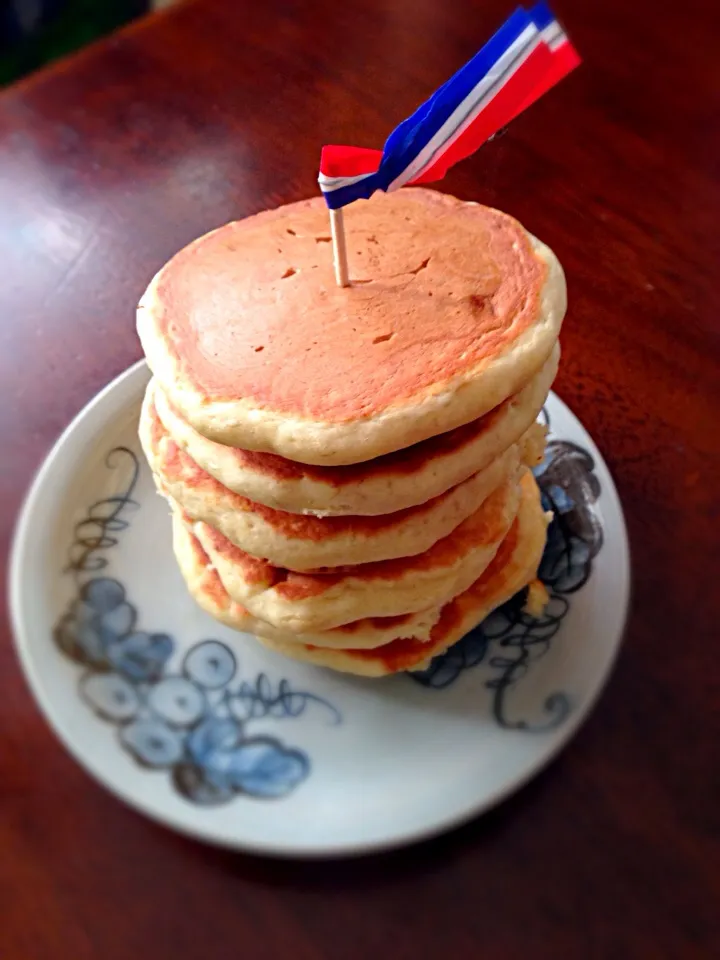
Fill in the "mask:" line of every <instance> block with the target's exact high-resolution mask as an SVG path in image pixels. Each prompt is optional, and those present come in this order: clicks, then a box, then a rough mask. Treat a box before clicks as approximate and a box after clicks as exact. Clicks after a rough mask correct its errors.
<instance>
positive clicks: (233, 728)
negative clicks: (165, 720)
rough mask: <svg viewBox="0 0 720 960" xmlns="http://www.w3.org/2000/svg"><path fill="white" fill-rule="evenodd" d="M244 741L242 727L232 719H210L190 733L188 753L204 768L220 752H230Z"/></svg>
mask: <svg viewBox="0 0 720 960" xmlns="http://www.w3.org/2000/svg"><path fill="white" fill-rule="evenodd" d="M241 740H242V726H241V725H240V724H239V723H238V722H237V720H233V719H232V718H230V717H228V718H224V719H223V718H220V717H208V718H207V720H203V722H202V723H200V724H198V726H197V727H195V729H194V730H193V731H192V732H191V733H190V736H189V737H188V741H187V748H188V753H189V754H190V756H191V758H192V759H193V760H194V761H195V763H197V764H198V765H199V766H203V765H204V764H205V763H206V762H207V761H208V759H209V757H211V756H212V754H214V753H217V752H218V751H224V752H228V751H230V750H232V749H234V747H236V746H237V745H238V743H240V741H241Z"/></svg>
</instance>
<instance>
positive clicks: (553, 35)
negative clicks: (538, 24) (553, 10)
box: [540, 20, 563, 47]
mask: <svg viewBox="0 0 720 960" xmlns="http://www.w3.org/2000/svg"><path fill="white" fill-rule="evenodd" d="M562 32H563V29H562V27H561V26H560V24H559V23H558V22H557V20H553V22H552V23H549V24H548V25H547V26H546V27H543V29H542V30H541V31H540V36H541V37H542V38H543V40H544V41H545V43H546V44H547V45H548V46H549V47H551V46H552V45H553V43H555V41H556V40H557V39H558V37H559V36H560V34H561V33H562Z"/></svg>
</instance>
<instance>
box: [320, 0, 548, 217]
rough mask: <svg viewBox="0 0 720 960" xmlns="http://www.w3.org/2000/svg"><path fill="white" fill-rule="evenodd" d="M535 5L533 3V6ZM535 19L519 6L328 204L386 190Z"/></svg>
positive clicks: (330, 195)
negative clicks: (365, 172)
mask: <svg viewBox="0 0 720 960" xmlns="http://www.w3.org/2000/svg"><path fill="white" fill-rule="evenodd" d="M540 7H542V8H543V9H545V4H543V3H539V4H537V8H540ZM535 9H536V8H535V7H533V10H535ZM551 19H552V15H551ZM535 23H536V21H535V20H534V17H531V16H530V15H529V14H528V13H527V11H525V10H524V9H523V8H522V7H518V8H517V10H515V12H514V13H513V14H511V16H510V17H509V18H508V19H507V20H506V21H505V23H504V24H503V25H502V26H501V27H500V29H499V30H498V31H497V32H496V33H495V34H493V36H492V37H491V38H490V39H489V40H488V42H487V43H486V44H485V46H484V47H483V48H482V49H481V50H480V51H479V52H478V53H476V54H475V56H474V57H473V58H472V60H470V61H468V63H466V64H465V66H464V67H461V69H460V70H458V72H457V73H456V74H455V75H454V76H452V77H451V78H450V79H449V80H448V81H447V82H446V83H444V84H443V85H442V86H441V87H440V88H439V89H438V90H436V91H435V93H434V94H433V95H432V96H431V97H430V99H429V100H426V101H425V103H423V104H422V105H421V106H420V107H418V109H417V110H416V111H415V112H414V113H413V114H412V115H411V116H410V117H408V118H407V120H404V121H403V122H402V123H401V124H400V125H399V126H398V127H396V128H395V129H394V130H393V132H392V133H391V134H390V136H389V137H388V139H387V140H386V141H385V146H384V147H383V156H382V160H381V161H380V166H379V169H378V170H377V172H376V173H373V174H371V175H370V176H368V177H366V178H365V179H363V180H360V181H359V182H357V183H351V184H348V185H347V186H344V187H339V188H338V189H336V190H331V191H328V192H327V193H325V194H324V196H325V200H326V202H327V205H328V207H330V208H331V209H333V210H337V209H339V208H340V207H344V206H346V205H347V204H348V203H354V202H355V200H367V199H369V198H370V197H371V196H372V195H373V193H375V191H376V190H387V189H388V187H389V186H390V184H391V183H393V181H394V180H396V179H397V177H398V176H399V175H400V174H401V173H402V172H403V171H404V170H405V169H406V168H407V167H408V165H409V164H410V163H411V162H412V161H413V160H414V158H415V157H416V156H417V155H418V154H419V153H420V151H421V150H423V149H424V147H425V146H426V145H427V144H428V143H429V141H430V140H431V139H432V138H433V137H434V136H435V134H436V133H437V132H438V130H439V129H440V128H441V127H442V126H443V124H444V123H445V122H446V121H447V120H448V119H449V118H450V117H451V116H452V114H453V113H454V111H455V110H456V109H457V107H458V106H459V105H460V104H461V103H462V102H463V101H464V100H465V98H466V97H468V96H469V95H470V94H471V93H472V91H473V90H474V89H475V87H476V86H477V85H478V83H480V81H481V80H482V79H483V77H484V76H485V75H486V74H487V73H488V71H489V70H491V69H492V67H493V66H494V65H495V63H496V62H497V61H498V60H499V59H500V57H502V55H503V54H504V53H505V52H506V51H507V49H508V48H509V47H510V46H512V44H513V43H515V42H516V40H517V39H518V38H519V37H520V36H521V35H522V33H523V32H524V31H525V30H527V28H528V27H531V26H535Z"/></svg>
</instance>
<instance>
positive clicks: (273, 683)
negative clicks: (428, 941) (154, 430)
mask: <svg viewBox="0 0 720 960" xmlns="http://www.w3.org/2000/svg"><path fill="white" fill-rule="evenodd" d="M147 379H148V371H147V368H146V366H145V364H144V363H140V364H138V365H136V366H134V367H132V368H131V369H130V370H128V371H127V372H126V373H124V374H123V375H122V376H121V377H119V378H118V379H117V380H115V381H114V382H113V383H112V384H110V386H109V387H107V388H106V389H105V390H104V391H103V392H102V393H100V394H99V395H98V396H97V397H96V398H95V399H94V400H93V401H92V403H90V404H89V406H87V407H86V408H85V410H84V411H83V412H82V413H81V414H80V415H79V416H78V417H77V419H76V420H75V421H74V422H73V423H72V425H71V426H70V427H69V428H68V430H67V431H66V432H65V433H64V435H63V436H62V437H61V438H60V440H59V441H58V443H57V444H56V446H55V448H54V450H53V451H52V453H51V454H50V456H49V457H48V459H47V461H46V463H45V465H44V466H43V468H42V470H41V471H40V473H39V475H38V477H37V478H36V480H35V483H34V484H33V487H32V490H31V492H30V495H29V497H28V499H27V502H26V504H25V507H24V509H23V512H22V516H21V518H20V523H19V526H18V530H17V535H16V541H15V546H14V550H13V556H12V562H11V607H12V615H13V621H14V628H15V636H16V643H17V648H18V652H19V655H20V659H21V661H22V664H23V667H24V669H25V673H26V675H27V678H28V681H29V683H30V686H31V688H32V690H33V693H34V694H35V697H36V699H37V701H38V703H39V705H40V707H41V709H42V710H43V712H44V713H45V716H46V717H47V719H48V721H49V722H50V724H51V726H52V727H53V729H54V730H55V732H56V733H57V735H58V736H59V738H60V739H61V740H62V742H63V743H64V744H65V746H66V747H67V748H68V750H69V751H70V752H71V753H72V754H73V755H74V756H75V757H76V759H77V760H78V761H79V762H80V763H81V764H82V765H83V766H84V767H85V768H86V769H87V770H88V771H90V773H92V774H93V775H94V776H95V777H96V778H97V779H98V780H99V781H100V782H101V783H103V784H105V786H107V787H108V788H109V789H110V790H112V791H113V792H114V793H115V794H116V795H117V796H118V797H120V798H121V799H123V800H125V801H126V802H127V803H129V804H131V805H132V806H134V807H136V808H137V809H138V810H141V811H143V812H144V813H146V814H148V815H149V816H151V817H154V818H155V819H157V820H159V821H161V822H163V823H165V824H167V825H168V826H170V827H173V828H175V829H178V830H181V831H183V832H185V833H188V834H192V835H193V836H195V837H198V838H200V839H203V840H206V841H210V842H213V843H218V844H224V845H227V846H229V847H236V848H239V849H244V850H250V851H255V852H260V853H268V854H277V855H295V856H327V855H337V854H346V853H360V852H365V851H371V850H377V849H380V848H386V847H392V846H396V845H399V844H403V843H408V842H410V841H413V840H417V839H420V838H423V837H427V836H430V835H432V834H434V833H437V832H439V831H441V830H446V829H448V828H450V827H452V826H454V825H456V824H459V823H461V822H462V821H464V820H466V819H468V818H469V817H472V816H474V815H475V814H477V813H480V812H481V811H483V810H486V809H487V808H488V807H490V806H492V805H493V804H495V803H497V802H498V801H499V800H501V799H502V798H503V797H505V796H507V795H508V794H509V793H511V792H512V791H514V790H516V789H517V788H518V787H519V786H521V785H522V784H523V783H524V782H526V781H527V780H528V779H529V778H530V777H532V776H533V775H534V774H535V773H537V772H538V771H539V770H540V769H541V768H542V767H543V766H544V765H545V764H546V763H547V762H548V761H549V760H550V759H551V757H553V756H554V754H556V753H557V751H558V750H559V749H560V748H561V747H562V746H563V744H565V743H566V742H567V741H568V740H569V739H570V737H571V736H572V735H573V733H574V732H575V731H576V730H577V729H578V726H579V725H580V723H581V722H582V720H583V718H584V717H585V716H586V715H587V713H588V711H589V710H590V708H591V707H592V705H593V703H594V701H595V698H596V697H597V695H598V693H599V691H600V689H601V688H602V686H603V684H604V682H605V680H606V678H607V676H608V672H609V670H610V667H611V665H612V663H613V660H614V658H615V655H616V653H617V649H618V646H619V643H620V639H621V635H622V631H623V625H624V621H625V616H626V611H627V603H628V592H629V562H628V546H627V537H626V532H625V525H624V521H623V516H622V511H621V508H620V504H619V501H618V497H617V494H616V492H615V487H614V485H613V483H612V480H611V478H610V475H609V473H608V470H607V468H606V466H605V464H604V463H603V460H602V458H601V456H600V454H599V453H598V451H597V449H596V448H595V445H594V444H593V442H592V440H591V439H590V437H589V436H588V435H587V433H586V432H585V430H584V429H583V427H582V426H581V425H580V423H579V422H578V421H577V419H576V418H575V417H574V416H573V414H572V413H571V412H570V411H569V410H568V409H567V407H566V406H565V405H564V404H563V403H562V402H561V401H560V400H558V399H557V398H556V397H554V396H552V397H551V398H550V400H549V402H548V406H547V415H548V417H549V420H550V425H551V430H552V438H553V442H552V443H551V444H550V446H549V453H548V456H547V457H546V463H545V464H544V465H543V467H542V468H541V470H540V472H539V481H540V483H541V487H542V488H543V490H544V492H545V495H546V496H547V497H548V498H549V501H552V506H553V508H554V510H555V511H556V519H555V521H554V522H553V524H552V525H551V528H550V538H549V545H548V549H547V550H546V554H545V559H544V561H543V568H542V570H541V573H542V575H543V578H544V579H545V580H546V583H547V584H548V587H549V589H550V592H551V594H552V601H551V604H550V607H549V608H548V611H547V613H546V615H545V616H544V617H543V619H542V620H540V621H534V620H531V619H529V618H528V617H527V616H526V615H524V614H522V613H521V611H520V605H519V604H518V603H515V604H513V603H511V604H510V605H508V607H506V608H505V610H504V612H503V613H500V614H494V615H493V616H492V617H491V618H490V620H489V621H486V623H485V624H484V625H483V627H481V628H478V629H477V630H475V631H473V632H472V633H470V634H468V636H467V637H465V639H464V640H462V641H461V642H460V643H459V644H457V645H456V646H455V647H454V648H453V649H452V650H451V651H449V652H448V653H447V654H446V655H445V656H444V657H441V658H439V659H438V660H436V661H434V663H433V667H432V669H431V670H429V671H428V672H427V673H425V674H422V675H413V676H411V675H407V674H405V675H400V676H396V677H393V678H389V679H385V680H379V681H377V680H364V679H359V678H352V677H345V676H343V675H339V674H333V673H330V672H327V671H324V670H320V669H317V668H314V667H310V666H306V665H303V664H298V663H294V662H291V661H287V660H285V659H283V658H282V657H280V656H278V655H276V654H273V653H271V652H270V651H268V650H265V649H264V648H262V647H261V646H260V645H259V644H258V643H257V642H256V641H255V640H254V639H253V638H252V637H249V636H247V635H243V634H237V633H233V631H231V630H229V629H227V628H226V627H223V626H221V625H220V624H218V623H215V621H213V620H212V619H210V618H209V617H208V616H207V615H206V614H204V613H203V612H202V611H201V610H199V609H198V608H197V607H196V606H195V604H194V602H193V601H192V600H191V599H190V597H189V596H188V594H187V592H186V590H185V587H184V584H183V581H182V579H181V577H180V573H179V572H178V570H177V569H176V566H175V562H174V558H173V556H172V550H171V543H170V539H171V538H170V518H169V515H168V509H167V506H166V504H165V502H164V501H163V500H162V499H161V498H160V497H158V496H157V495H156V494H155V492H154V488H153V484H152V480H151V477H150V473H149V470H148V468H147V467H146V465H145V463H144V461H143V460H142V457H141V454H140V448H139V445H138V441H137V439H136V425H137V419H138V412H139V407H140V402H141V398H142V394H143V390H144V388H145V385H146V383H147Z"/></svg>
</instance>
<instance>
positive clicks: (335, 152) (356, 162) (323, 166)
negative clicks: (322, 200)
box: [320, 144, 382, 177]
mask: <svg viewBox="0 0 720 960" xmlns="http://www.w3.org/2000/svg"><path fill="white" fill-rule="evenodd" d="M381 160H382V150H368V149H367V148H366V147H344V146H338V145H336V144H329V145H327V146H324V147H323V148H322V152H321V154H320V173H322V174H324V175H325V176H326V177H359V176H360V175H361V174H363V173H375V171H376V170H377V168H378V167H379V166H380V161H381Z"/></svg>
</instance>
